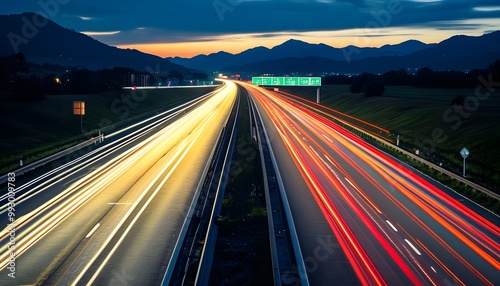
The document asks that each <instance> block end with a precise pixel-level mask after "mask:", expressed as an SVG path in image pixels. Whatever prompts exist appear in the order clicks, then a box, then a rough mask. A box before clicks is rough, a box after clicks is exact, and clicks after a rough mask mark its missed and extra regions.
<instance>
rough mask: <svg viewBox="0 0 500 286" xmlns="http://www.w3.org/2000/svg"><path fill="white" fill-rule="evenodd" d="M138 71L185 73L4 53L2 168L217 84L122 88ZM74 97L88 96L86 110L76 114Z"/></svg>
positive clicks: (154, 79) (152, 79)
mask: <svg viewBox="0 0 500 286" xmlns="http://www.w3.org/2000/svg"><path fill="white" fill-rule="evenodd" d="M131 74H134V76H133V77H136V78H141V77H142V78H143V79H146V76H148V77H147V79H148V80H147V81H148V83H149V84H158V80H163V79H165V80H168V79H170V80H173V79H176V82H180V81H181V80H182V79H183V78H184V76H189V77H190V78H192V77H193V76H196V77H200V78H204V77H206V75H204V74H196V73H194V74H189V75H183V74H180V73H178V72H175V71H172V72H170V73H165V74H158V75H154V76H152V75H148V74H146V73H144V72H143V73H140V72H136V71H134V70H131V69H127V68H114V69H106V70H99V71H90V70H85V69H84V70H78V69H76V68H68V67H62V66H57V65H50V64H44V65H36V64H31V63H28V62H26V59H25V57H24V56H23V55H22V54H16V55H12V56H8V57H2V58H0V122H1V123H2V128H3V129H2V134H3V135H2V136H1V137H2V140H1V141H0V174H3V173H7V172H9V171H12V170H15V169H16V168H18V167H19V159H20V158H21V156H22V157H23V163H24V165H26V164H29V163H31V162H33V161H36V160H38V159H41V158H43V157H46V156H49V155H51V154H54V153H56V152H58V151H60V150H63V149H66V148H68V147H71V146H74V145H76V144H78V143H80V142H83V141H85V140H87V139H89V138H91V137H94V136H97V134H98V130H101V131H102V132H104V134H107V133H110V132H112V131H114V130H116V129H117V128H118V127H119V126H123V125H126V124H130V123H131V122H134V121H137V120H139V119H140V118H145V117H146V116H148V115H152V114H155V113H157V112H159V111H161V110H167V109H169V108H172V107H174V106H176V105H178V104H180V103H182V102H185V101H188V100H190V99H194V98H196V97H198V96H200V95H202V94H205V93H207V92H210V91H211V90H213V89H214V88H213V87H202V86H200V87H197V88H190V89H176V88H172V89H170V88H169V89H148V90H140V89H137V90H130V89H128V90H122V86H123V85H127V84H131V79H132V78H133V77H132V76H131ZM73 101H84V102H85V115H84V116H83V117H82V118H81V119H80V116H78V115H73Z"/></svg>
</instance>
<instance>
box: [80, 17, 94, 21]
mask: <svg viewBox="0 0 500 286" xmlns="http://www.w3.org/2000/svg"><path fill="white" fill-rule="evenodd" d="M77 17H78V18H80V19H82V20H84V21H89V20H93V19H94V18H92V17H85V16H77Z"/></svg>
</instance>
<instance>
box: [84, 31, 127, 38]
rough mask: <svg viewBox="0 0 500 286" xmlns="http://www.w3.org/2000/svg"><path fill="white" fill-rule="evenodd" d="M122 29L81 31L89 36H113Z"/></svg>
mask: <svg viewBox="0 0 500 286" xmlns="http://www.w3.org/2000/svg"><path fill="white" fill-rule="evenodd" d="M120 32H121V31H107V32H93V31H84V32H80V33H82V34H85V35H87V36H91V37H95V36H112V35H116V34H119V33H120Z"/></svg>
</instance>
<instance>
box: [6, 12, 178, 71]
mask: <svg viewBox="0 0 500 286" xmlns="http://www.w3.org/2000/svg"><path fill="white" fill-rule="evenodd" d="M0 34H1V35H2V37H0V56H7V55H11V54H15V53H18V52H21V53H23V54H24V55H25V56H26V58H27V60H28V61H29V62H34V63H40V64H42V63H46V62H47V63H52V64H59V65H63V66H76V67H82V68H87V69H101V68H112V67H128V68H133V69H135V70H139V71H143V70H146V69H148V67H149V68H151V69H152V70H154V71H161V72H164V71H172V70H176V71H186V70H187V68H185V67H183V66H180V65H177V64H173V63H171V62H170V61H168V60H166V59H163V58H161V57H157V56H154V55H150V54H146V53H142V52H140V51H137V50H130V49H119V48H116V47H112V46H108V45H106V44H103V43H101V42H99V41H97V40H95V39H93V38H91V37H89V36H87V35H85V34H82V33H78V32H75V31H73V30H70V29H66V28H63V27H61V26H59V25H58V24H56V23H54V22H53V21H51V20H49V19H46V18H44V17H42V16H41V15H39V14H35V13H23V14H11V15H0Z"/></svg>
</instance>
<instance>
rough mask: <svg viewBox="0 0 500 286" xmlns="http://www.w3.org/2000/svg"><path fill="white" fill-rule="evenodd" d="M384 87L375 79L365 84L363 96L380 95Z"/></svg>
mask: <svg viewBox="0 0 500 286" xmlns="http://www.w3.org/2000/svg"><path fill="white" fill-rule="evenodd" d="M384 92H385V87H384V85H383V84H381V83H380V82H377V81H372V82H370V83H368V84H367V85H366V86H365V96H366V97H373V96H382V95H384Z"/></svg>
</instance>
